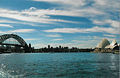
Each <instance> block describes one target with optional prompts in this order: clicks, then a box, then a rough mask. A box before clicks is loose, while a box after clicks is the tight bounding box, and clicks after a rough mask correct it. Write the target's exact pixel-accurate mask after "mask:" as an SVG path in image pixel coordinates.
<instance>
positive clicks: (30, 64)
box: [0, 53, 119, 78]
mask: <svg viewBox="0 0 120 78" xmlns="http://www.w3.org/2000/svg"><path fill="white" fill-rule="evenodd" d="M118 75H119V55H117V54H109V53H27V54H24V53H22V54H16V53H15V54H0V78H119V76H118Z"/></svg>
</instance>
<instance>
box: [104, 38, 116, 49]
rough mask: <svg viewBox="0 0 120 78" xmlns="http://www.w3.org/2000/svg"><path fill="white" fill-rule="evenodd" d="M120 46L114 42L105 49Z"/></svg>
mask: <svg viewBox="0 0 120 78" xmlns="http://www.w3.org/2000/svg"><path fill="white" fill-rule="evenodd" d="M116 46H118V44H117V42H116V40H113V41H112V43H111V44H110V45H108V46H106V47H105V48H110V49H113V48H114V47H116Z"/></svg>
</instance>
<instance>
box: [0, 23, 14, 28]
mask: <svg viewBox="0 0 120 78" xmlns="http://www.w3.org/2000/svg"><path fill="white" fill-rule="evenodd" d="M0 27H9V28H13V26H11V25H9V24H0Z"/></svg>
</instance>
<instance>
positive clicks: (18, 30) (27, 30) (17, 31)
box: [8, 29, 35, 33]
mask: <svg viewBox="0 0 120 78" xmlns="http://www.w3.org/2000/svg"><path fill="white" fill-rule="evenodd" d="M33 31H35V29H16V30H12V31H8V32H10V33H29V32H33Z"/></svg>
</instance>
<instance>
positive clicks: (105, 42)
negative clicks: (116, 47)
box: [96, 39, 110, 49]
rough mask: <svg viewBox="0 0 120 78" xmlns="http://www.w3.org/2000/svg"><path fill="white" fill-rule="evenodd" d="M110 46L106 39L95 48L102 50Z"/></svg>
mask: <svg viewBox="0 0 120 78" xmlns="http://www.w3.org/2000/svg"><path fill="white" fill-rule="evenodd" d="M108 45H110V42H109V41H108V40H107V39H103V40H102V41H101V42H100V43H99V44H98V45H97V47H96V48H102V49H104V48H105V47H106V46H108Z"/></svg>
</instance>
